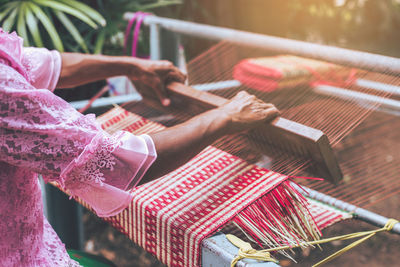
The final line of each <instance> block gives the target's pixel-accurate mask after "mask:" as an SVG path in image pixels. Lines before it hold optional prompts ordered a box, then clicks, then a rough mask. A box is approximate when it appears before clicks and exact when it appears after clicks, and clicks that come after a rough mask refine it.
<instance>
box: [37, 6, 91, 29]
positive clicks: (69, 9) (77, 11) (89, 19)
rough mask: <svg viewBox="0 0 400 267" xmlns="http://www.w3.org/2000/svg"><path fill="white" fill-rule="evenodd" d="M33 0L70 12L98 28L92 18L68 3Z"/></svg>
mask: <svg viewBox="0 0 400 267" xmlns="http://www.w3.org/2000/svg"><path fill="white" fill-rule="evenodd" d="M33 1H34V2H35V3H37V4H38V5H41V6H46V7H50V8H52V9H54V10H59V11H62V12H64V13H67V14H70V15H72V16H74V17H76V18H78V19H80V20H82V21H83V22H85V23H86V24H88V25H89V26H91V27H92V28H93V29H97V24H96V23H95V22H94V21H93V20H92V19H91V18H89V17H88V16H87V15H85V14H84V13H82V12H81V11H79V10H77V9H74V8H72V7H70V6H68V5H65V4H63V3H60V2H56V1H48V0H33Z"/></svg>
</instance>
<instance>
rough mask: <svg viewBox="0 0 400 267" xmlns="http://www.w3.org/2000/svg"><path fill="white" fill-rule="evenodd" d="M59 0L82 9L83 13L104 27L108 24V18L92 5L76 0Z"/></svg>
mask: <svg viewBox="0 0 400 267" xmlns="http://www.w3.org/2000/svg"><path fill="white" fill-rule="evenodd" d="M59 2H62V3H64V4H67V5H70V6H71V7H73V8H75V9H77V10H80V11H81V12H82V13H85V14H86V15H88V16H89V17H90V18H92V19H93V20H94V21H96V22H97V23H99V24H100V25H101V26H103V27H104V26H106V20H105V19H104V18H103V16H102V15H101V14H100V13H99V12H97V11H96V10H95V9H93V8H91V7H90V6H88V5H85V4H83V3H81V2H79V1H75V0H59Z"/></svg>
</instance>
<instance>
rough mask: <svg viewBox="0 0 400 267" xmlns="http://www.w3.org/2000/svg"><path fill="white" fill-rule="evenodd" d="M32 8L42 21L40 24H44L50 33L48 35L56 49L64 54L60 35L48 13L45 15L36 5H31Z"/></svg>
mask: <svg viewBox="0 0 400 267" xmlns="http://www.w3.org/2000/svg"><path fill="white" fill-rule="evenodd" d="M30 7H31V9H32V11H33V12H34V13H35V14H36V16H37V18H38V19H39V20H40V22H41V23H42V24H43V26H44V27H45V29H46V31H47V32H48V34H49V36H50V38H51V40H52V42H53V44H54V47H55V48H56V49H57V50H58V51H60V52H64V46H63V44H62V42H61V39H60V36H59V35H58V33H57V31H56V29H55V28H54V26H53V23H52V22H51V20H50V19H49V17H47V15H46V13H44V12H43V10H42V9H41V8H40V7H39V6H37V5H36V4H33V3H31V5H30Z"/></svg>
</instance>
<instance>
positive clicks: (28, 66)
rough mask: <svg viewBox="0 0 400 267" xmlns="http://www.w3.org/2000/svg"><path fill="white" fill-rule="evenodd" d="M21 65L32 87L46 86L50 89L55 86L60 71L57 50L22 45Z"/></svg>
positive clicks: (59, 59) (59, 58) (59, 57)
mask: <svg viewBox="0 0 400 267" xmlns="http://www.w3.org/2000/svg"><path fill="white" fill-rule="evenodd" d="M22 65H23V66H24V68H25V71H26V72H27V75H28V77H29V82H30V83H31V84H32V85H33V86H34V87H36V88H46V89H49V90H50V91H53V90H54V89H55V88H56V85H57V82H58V78H59V76H60V71H61V56H60V53H59V52H58V51H55V50H53V51H49V50H47V49H46V48H36V47H24V48H23V51H22Z"/></svg>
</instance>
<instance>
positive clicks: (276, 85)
mask: <svg viewBox="0 0 400 267" xmlns="http://www.w3.org/2000/svg"><path fill="white" fill-rule="evenodd" d="M153 19H154V18H153ZM155 21H156V22H157V23H159V21H158V20H157V18H155ZM145 23H146V21H145ZM173 23H175V22H173ZM173 23H172V24H170V25H169V26H168V25H167V26H166V28H168V29H172V30H176V29H177V27H176V26H174V24H173ZM167 24H168V21H167ZM171 25H172V26H171ZM174 27H175V28H174ZM178 32H179V30H178ZM220 38H224V35H221V37H220ZM288 42H290V41H288ZM249 46H252V47H251V49H249ZM249 46H248V45H245V44H238V43H235V42H233V41H231V42H229V41H224V42H221V43H218V44H216V45H215V46H213V47H212V48H210V49H209V50H208V51H206V52H205V53H202V54H201V55H200V56H198V57H197V58H195V59H194V60H192V61H191V62H190V63H189V65H188V76H189V82H190V84H191V86H192V87H194V88H197V89H200V90H207V91H208V92H210V93H213V94H215V95H218V96H221V97H223V98H231V97H232V96H234V95H235V94H236V93H237V92H238V91H240V90H246V91H249V92H250V93H252V94H255V95H256V96H257V97H259V98H261V99H263V100H264V101H266V102H271V103H274V104H275V105H276V106H277V107H278V108H279V109H280V110H281V111H282V117H283V118H285V119H289V120H292V121H295V122H297V123H301V124H304V125H306V126H309V127H312V128H314V129H318V130H321V131H322V132H323V133H325V134H326V135H327V137H328V139H329V142H330V145H332V146H333V148H334V153H335V154H336V155H337V159H338V161H339V165H340V168H341V170H342V172H343V175H344V176H343V181H341V182H340V183H339V184H338V185H336V186H335V185H332V184H329V183H326V182H320V181H316V180H304V181H301V183H302V184H304V185H306V186H307V187H310V188H312V189H314V190H318V191H320V192H323V193H326V194H329V195H331V196H333V197H335V198H338V199H340V200H342V201H346V202H351V203H352V204H355V205H358V206H362V207H368V206H370V205H373V204H374V203H376V202H378V201H381V200H384V199H385V198H388V197H390V196H393V195H396V194H398V193H399V192H400V184H399V183H398V174H399V173H400V172H399V171H400V169H399V168H400V167H399V166H400V161H399V160H400V155H399V153H400V142H399V141H398V140H399V137H400V136H399V135H400V131H395V130H394V131H390V130H389V131H388V128H393V129H400V119H399V118H398V114H399V113H400V109H397V108H398V107H399V101H398V95H399V94H400V93H399V87H397V86H398V85H399V84H400V83H399V80H398V78H397V77H396V75H398V73H396V72H393V71H391V72H389V71H388V70H387V69H386V68H385V64H383V65H382V64H376V66H375V67H376V68H375V70H376V72H373V71H368V70H371V66H370V65H368V64H367V63H368V62H367V63H366V64H365V66H364V65H363V63H365V62H358V64H359V68H355V65H357V64H354V63H352V62H351V59H348V61H349V62H346V61H343V62H342V63H343V64H344V65H347V66H344V65H339V64H332V63H326V62H321V61H313V60H310V59H305V58H300V57H293V56H289V57H288V56H279V54H276V52H277V51H279V52H280V51H281V50H283V51H284V53H285V54H286V53H288V51H285V49H282V48H281V47H279V48H278V47H275V48H274V49H263V48H260V45H258V44H257V43H256V44H255V45H254V44H253V45H249ZM254 46H256V48H254ZM270 46H273V44H271V45H270ZM287 50H290V49H287ZM298 54H300V53H298ZM320 54H323V53H322V52H318V51H317V52H316V53H315V56H314V57H317V58H324V57H322V56H321V55H320ZM271 56H272V57H271ZM334 56H335V55H326V56H325V58H324V59H325V60H329V59H332V57H334ZM337 61H338V60H337V59H333V60H330V62H334V63H338V62H337ZM366 61H368V60H366ZM278 63H279V64H278ZM395 63H396V64H397V65H396V64H393V66H394V67H393V68H396V67H397V66H399V65H400V63H399V62H398V61H396V62H395ZM257 64H258V66H254V65H257ZM271 64H272V65H273V70H274V71H272V72H269V73H268V75H265V72H261V73H259V72H257V71H259V70H260V69H262V68H266V67H270V65H271ZM279 66H280V67H281V68H279ZM363 67H365V69H362V68H363ZM270 69H271V68H270ZM382 72H386V73H385V74H382ZM271 73H272V74H271ZM293 73H296V74H293ZM332 73H334V74H332ZM377 84H378V87H379V86H380V87H381V88H380V89H379V88H378V89H377ZM371 85H373V86H371ZM382 85H383V86H382ZM371 87H372V88H371ZM382 88H383V89H382ZM332 89H333V90H332ZM150 102H151V101H150ZM175 102H176V101H175ZM178 102H179V99H178ZM178 106H179V105H178ZM181 106H182V105H181ZM200 106H201V105H200ZM187 108H188V107H186V109H184V110H179V109H175V110H169V111H168V112H169V113H168V114H167V115H166V114H165V113H163V112H161V111H160V110H156V109H154V106H153V107H148V106H146V105H144V104H143V103H141V102H139V103H138V102H132V103H127V104H124V105H123V109H122V108H119V107H118V108H114V109H112V110H111V111H109V112H107V113H106V114H104V115H103V116H101V117H100V118H99V122H100V123H101V124H102V127H103V128H104V129H106V130H107V131H109V132H114V131H116V130H121V129H124V130H128V131H131V132H134V133H136V134H140V133H145V132H147V133H148V132H151V131H155V130H159V129H162V127H163V126H161V125H160V124H158V123H153V122H151V121H149V120H147V119H144V118H143V117H145V118H149V119H150V120H154V121H158V122H161V123H162V124H163V125H165V126H171V125H174V124H176V123H179V122H181V121H183V120H185V119H187V118H190V117H191V116H193V115H194V114H196V113H198V112H200V111H201V110H202V109H201V108H198V107H197V108H196V107H191V108H190V110H188V109H187ZM136 114H137V115H136ZM383 134H385V140H382V139H379V138H376V137H377V136H378V137H379V136H381V135H383ZM263 141H265V136H260V135H259V134H257V133H252V135H250V136H247V135H244V134H240V135H235V136H228V137H225V138H222V139H220V140H218V141H217V142H216V143H215V144H213V147H209V148H207V149H206V150H205V151H203V152H202V153H201V154H200V155H198V156H197V157H196V158H195V159H193V160H192V161H191V162H189V163H188V164H187V165H185V166H183V167H181V168H180V169H178V170H177V171H175V172H173V173H171V174H168V175H167V176H166V177H164V178H162V179H160V180H157V181H155V182H154V183H150V184H146V185H143V186H141V187H139V188H137V189H136V190H135V191H134V194H135V199H134V201H133V202H132V205H131V206H130V207H129V208H128V209H126V210H124V211H123V212H122V213H121V214H119V215H117V216H115V217H112V218H109V219H106V220H108V221H109V222H110V223H111V224H112V225H113V226H114V227H116V228H117V229H119V230H120V231H121V232H122V233H125V234H126V235H128V236H129V237H130V238H131V239H132V240H133V241H134V242H135V243H137V244H139V245H141V246H142V247H144V248H145V249H146V250H147V251H149V252H151V253H153V254H155V255H156V256H157V257H158V258H159V259H160V260H161V261H162V262H164V263H166V264H167V265H169V266H197V265H199V264H200V261H199V260H200V246H201V240H203V239H204V238H206V237H209V236H210V235H211V234H212V233H214V232H215V231H217V230H221V229H222V231H223V232H224V233H229V232H232V231H236V230H234V229H237V228H235V227H234V226H233V224H237V225H239V226H241V228H242V229H243V228H246V224H243V220H244V217H243V215H242V216H240V215H239V216H235V215H237V214H238V213H240V212H242V211H243V210H246V207H247V206H248V205H250V204H252V203H253V204H254V203H257V201H258V200H259V199H260V198H263V197H264V198H265V203H267V202H269V201H272V198H271V195H270V194H269V192H271V190H272V188H273V187H275V186H278V185H285V186H289V187H290V186H292V184H291V183H290V182H288V176H294V175H296V176H319V175H320V174H321V172H320V171H319V170H318V167H319V166H317V168H316V166H315V163H314V166H313V162H315V160H314V159H313V158H311V157H310V158H308V159H307V158H305V157H298V156H296V155H293V157H291V156H290V155H288V153H287V152H288V151H284V150H285V149H282V146H278V147H273V146H272V147H271V145H270V143H271V142H267V145H265V142H263ZM254 144H255V145H254ZM254 147H258V149H253V148H254ZM289 150H290V149H289ZM294 150H295V149H294ZM260 151H261V152H260ZM265 151H270V153H269V154H267V155H265V154H263V153H264V152H265ZM303 154H304V153H303ZM305 154H307V153H305ZM211 159H213V160H212V161H211ZM256 165H258V166H260V167H257V166H256ZM190 166H196V168H197V169H196V168H194V167H190ZM190 168H192V169H190ZM221 168H222V169H223V170H225V171H221ZM264 168H266V169H268V170H272V171H273V172H278V173H283V174H284V175H279V174H276V177H275V176H274V179H272V180H269V179H266V180H263V179H261V180H259V179H253V178H254V177H257V175H256V176H254V174H260V173H262V174H263V175H265V174H266V173H268V171H267V170H266V169H264ZM196 170H197V171H198V172H196ZM213 171H214V173H213ZM218 171H219V172H226V173H228V174H229V175H230V176H231V177H232V178H231V179H232V180H230V181H231V182H232V183H235V179H243V177H246V179H248V180H246V179H245V181H246V183H247V185H246V183H245V186H244V187H245V188H247V189H244V191H243V192H246V190H249V192H251V194H248V195H246V194H245V193H244V194H243V195H241V196H240V197H238V198H235V199H234V200H233V201H237V202H233V203H235V204H236V205H232V203H230V205H228V206H224V205H226V204H224V203H225V202H224V201H225V200H226V199H225V200H224V199H223V198H222V200H221V199H219V198H218V197H217V196H214V198H213V196H212V194H211V195H205V196H204V199H203V201H204V202H201V200H198V203H206V204H205V206H204V207H199V208H196V207H195V208H193V209H188V210H187V212H188V213H187V214H185V213H184V212H183V213H182V214H180V215H177V217H174V216H173V215H174V214H175V213H177V211H178V210H180V208H183V207H185V204H182V203H180V204H179V203H178V204H176V205H177V207H174V208H171V209H170V210H168V209H167V210H163V208H164V209H165V207H166V206H168V205H170V203H171V202H174V200H176V198H174V197H176V196H177V195H178V196H180V194H182V192H179V190H178V192H173V193H171V194H168V193H169V192H170V191H171V188H170V187H168V185H169V184H168V182H167V181H168V178H174V179H173V180H176V179H178V181H177V182H176V184H175V186H177V185H179V186H177V187H178V188H189V189H188V191H187V192H190V190H192V189H193V190H194V191H196V186H198V184H196V181H197V182H198V181H201V182H203V183H206V184H207V182H206V181H208V179H211V180H209V181H210V182H211V184H212V183H213V182H214V186H215V185H216V184H215V183H216V181H218V179H220V178H219V177H218V175H216V176H214V175H213V174H215V173H217V172H218ZM249 173H250V174H251V175H250V174H249ZM271 175H275V174H272V173H271ZM261 176H262V175H261ZM252 177H253V178H252ZM377 177H380V178H381V177H382V178H381V179H377ZM213 179H214V180H213ZM332 180H334V181H338V180H337V179H332ZM238 181H239V180H238ZM240 181H241V182H243V181H244V180H240ZM218 183H219V182H218ZM236 183H237V181H236ZM253 183H255V184H257V183H259V184H258V185H257V186H253ZM165 184H166V185H165ZM164 185H165V186H164ZM157 188H159V189H157ZM160 188H161V189H160ZM218 189H219V190H222V192H225V193H222V195H221V196H225V195H224V194H228V195H229V193H227V192H230V190H227V191H223V190H224V185H223V184H222V185H221V187H220V188H218ZM163 190H164V191H163ZM197 190H198V189H197ZM225 190H226V188H225ZM153 191H154V192H157V194H155V195H154V196H150V195H149V194H148V192H153ZM200 192H202V191H200ZM146 193H147V194H146ZM204 193H206V192H204ZM212 193H215V192H214V191H212ZM189 194H190V193H189ZM215 194H216V193H215ZM317 194H318V193H317ZM161 196H163V197H161ZM157 197H159V198H160V199H157ZM192 197H193V198H196V197H199V195H196V194H195V193H194V196H192ZM210 200H213V202H212V201H210ZM229 201H231V200H229ZM300 202H301V201H300ZM198 203H196V202H188V203H187V205H188V206H191V207H193V205H194V206H195V205H197V204H198ZM214 203H216V204H215V207H213V208H215V209H217V210H218V209H220V210H219V211H218V213H216V214H214V215H213V216H214V217H212V218H213V219H214V221H213V220H211V222H210V224H208V225H203V224H202V223H205V222H200V223H198V222H196V220H197V219H196V218H195V219H192V220H189V219H188V218H190V217H192V216H194V215H195V214H196V212H200V214H203V212H205V213H209V212H210V210H206V208H208V205H211V204H214ZM271 203H273V201H272V202H271ZM83 204H84V203H83ZM253 204H252V205H250V206H254V205H253ZM200 205H201V204H200ZM271 205H272V204H271ZM232 206H235V209H234V210H232V208H229V207H232ZM306 207H307V208H308V209H309V210H310V211H311V213H312V215H313V216H314V218H315V223H316V225H317V226H318V227H320V228H321V229H322V228H324V227H327V226H329V225H330V224H332V223H335V222H337V221H340V220H342V219H346V218H349V217H350V215H349V213H347V212H342V211H339V210H337V209H334V208H330V207H329V206H327V205H324V204H322V203H319V202H314V201H312V200H311V202H309V204H307V205H306ZM89 208H90V207H89ZM355 209H356V207H354V208H352V209H350V210H355ZM195 211H196V212H195ZM178 213H179V212H178ZM279 215H282V216H283V213H282V214H279ZM279 215H278V214H275V215H274V216H279ZM180 216H182V217H180ZM169 217H170V218H169ZM185 218H186V220H185ZM188 221H190V222H188ZM200 221H201V220H200ZM228 221H229V222H233V223H229V224H227V222H228ZM190 223H191V224H190ZM397 226H398V225H397ZM168 227H169V228H168ZM197 228H198V229H197ZM182 229H190V230H188V231H183V230H182ZM281 230H283V229H281ZM251 232H252V231H250V233H251ZM246 234H249V232H247V233H246ZM268 234H271V233H268ZM250 235H251V234H250ZM258 238H259V237H257V236H251V239H253V240H254V241H258V243H259V244H260V245H263V246H265V245H267V244H266V243H268V242H272V243H273V241H271V240H269V241H268V242H266V241H265V240H264V241H260V240H258ZM288 242H289V243H290V241H288ZM272 243H271V244H268V245H271V246H273V245H276V244H272ZM287 256H289V255H287Z"/></svg>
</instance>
